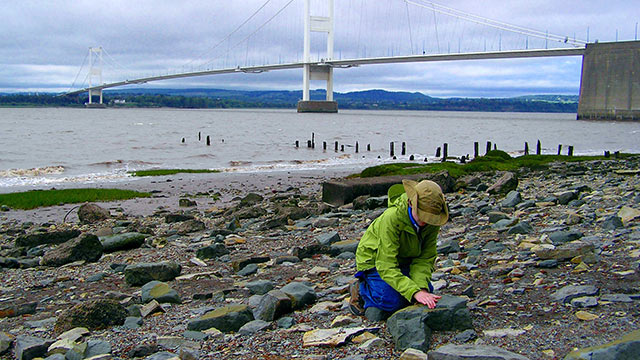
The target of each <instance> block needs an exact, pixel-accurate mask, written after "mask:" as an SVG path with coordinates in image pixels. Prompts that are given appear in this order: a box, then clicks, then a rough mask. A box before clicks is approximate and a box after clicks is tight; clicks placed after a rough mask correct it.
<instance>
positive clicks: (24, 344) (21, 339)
mask: <svg viewBox="0 0 640 360" xmlns="http://www.w3.org/2000/svg"><path fill="white" fill-rule="evenodd" d="M53 342H54V341H53V340H51V339H41V338H37V337H34V336H27V335H19V336H18V337H16V340H15V348H14V350H13V353H14V356H15V357H16V359H17V360H31V359H34V358H37V357H45V355H46V353H47V349H48V348H49V346H50V345H51V344H53Z"/></svg>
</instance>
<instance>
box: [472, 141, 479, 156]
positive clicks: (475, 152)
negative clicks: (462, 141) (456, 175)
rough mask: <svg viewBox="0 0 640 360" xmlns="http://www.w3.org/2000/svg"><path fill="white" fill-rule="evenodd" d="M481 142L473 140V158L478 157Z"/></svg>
mask: <svg viewBox="0 0 640 360" xmlns="http://www.w3.org/2000/svg"><path fill="white" fill-rule="evenodd" d="M479 145H480V144H478V142H477V141H474V142H473V158H474V159H475V158H477V157H478V147H479Z"/></svg>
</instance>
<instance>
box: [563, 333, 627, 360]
mask: <svg viewBox="0 0 640 360" xmlns="http://www.w3.org/2000/svg"><path fill="white" fill-rule="evenodd" d="M638 354H640V330H636V331H634V332H631V333H629V334H627V335H625V336H623V337H622V339H618V340H615V341H612V342H609V343H606V344H603V345H600V346H593V347H589V348H585V349H580V350H576V351H573V352H571V353H569V354H568V355H567V356H566V357H565V358H564V359H565V360H578V359H579V360H587V359H636V358H637V355H638Z"/></svg>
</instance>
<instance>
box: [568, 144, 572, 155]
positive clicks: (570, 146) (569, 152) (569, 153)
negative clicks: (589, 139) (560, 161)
mask: <svg viewBox="0 0 640 360" xmlns="http://www.w3.org/2000/svg"><path fill="white" fill-rule="evenodd" d="M567 155H569V156H573V145H569V151H568V152H567Z"/></svg>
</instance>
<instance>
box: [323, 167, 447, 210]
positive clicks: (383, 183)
mask: <svg viewBox="0 0 640 360" xmlns="http://www.w3.org/2000/svg"><path fill="white" fill-rule="evenodd" d="M403 179H409V180H415V181H420V180H425V179H426V180H431V181H434V182H436V183H437V184H438V185H440V187H441V188H442V191H443V192H445V193H447V192H452V191H453V186H454V185H455V181H454V180H453V178H452V177H451V176H449V173H448V172H446V171H442V172H439V173H437V174H416V175H393V176H377V177H371V178H358V179H344V180H334V181H327V182H324V183H322V201H324V202H326V203H328V204H331V205H336V206H340V205H344V204H348V203H350V202H352V201H353V200H354V199H355V198H357V197H358V196H362V195H369V196H381V195H386V194H387V191H388V190H389V188H390V187H391V186H392V185H394V184H400V183H402V180H403Z"/></svg>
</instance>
